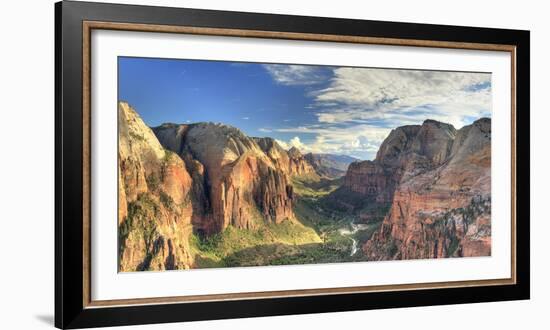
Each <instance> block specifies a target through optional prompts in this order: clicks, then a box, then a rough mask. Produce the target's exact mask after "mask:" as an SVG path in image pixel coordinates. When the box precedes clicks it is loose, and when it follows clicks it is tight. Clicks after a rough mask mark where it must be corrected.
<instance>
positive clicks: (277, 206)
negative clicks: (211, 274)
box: [154, 123, 307, 234]
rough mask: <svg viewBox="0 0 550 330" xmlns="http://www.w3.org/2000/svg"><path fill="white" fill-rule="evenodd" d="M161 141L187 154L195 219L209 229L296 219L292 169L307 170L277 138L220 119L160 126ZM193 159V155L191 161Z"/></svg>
mask: <svg viewBox="0 0 550 330" xmlns="http://www.w3.org/2000/svg"><path fill="white" fill-rule="evenodd" d="M154 131H155V134H156V135H157V137H158V139H159V141H160V142H161V143H162V144H163V145H164V147H166V148H167V149H170V150H172V151H174V152H177V153H178V154H179V155H180V157H181V158H183V159H184V160H186V163H187V164H190V165H191V166H189V165H188V170H189V172H190V173H191V176H192V177H193V185H194V187H195V188H194V196H195V204H196V205H195V209H196V213H197V214H198V215H199V216H197V217H195V218H194V220H193V224H194V225H195V226H196V227H197V228H199V229H200V230H201V231H203V232H205V233H206V234H212V233H215V232H220V231H222V230H223V229H225V228H227V226H230V225H231V226H234V227H237V228H241V229H254V228H256V227H257V226H258V225H259V224H260V223H263V222H274V223H280V222H282V221H283V220H285V219H293V218H294V214H293V211H292V198H293V194H292V186H291V185H290V183H289V179H288V175H290V174H292V173H294V171H306V170H307V168H306V167H303V166H302V167H300V166H296V164H295V163H294V162H293V159H292V158H291V157H289V155H288V153H287V152H286V151H285V150H283V149H282V148H281V147H280V146H279V145H278V144H277V143H276V142H275V141H274V140H272V139H256V138H250V137H248V136H246V135H245V134H243V133H242V132H241V131H240V130H238V129H237V128H234V127H231V126H227V125H222V124H214V123H198V124H192V125H173V124H167V125H162V126H160V127H156V128H154ZM187 160H188V161H187Z"/></svg>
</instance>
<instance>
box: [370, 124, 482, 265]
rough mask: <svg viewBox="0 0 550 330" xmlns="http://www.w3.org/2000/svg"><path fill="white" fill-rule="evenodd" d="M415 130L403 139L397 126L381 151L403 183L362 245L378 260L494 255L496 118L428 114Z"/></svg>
mask: <svg viewBox="0 0 550 330" xmlns="http://www.w3.org/2000/svg"><path fill="white" fill-rule="evenodd" d="M415 130H416V129H415ZM413 131H414V130H411V132H410V133H413V134H411V135H409V137H412V136H413V135H414V137H413V138H412V139H409V138H406V139H398V141H397V143H395V142H393V140H392V139H390V138H391V137H392V134H390V137H388V139H387V140H386V141H385V142H384V143H383V144H382V146H381V148H380V151H379V153H378V155H377V158H376V160H375V162H376V163H385V164H388V165H390V166H392V168H393V169H394V172H393V174H392V175H394V176H395V179H396V183H397V184H396V186H395V191H394V194H393V198H392V204H391V209H390V211H389V213H388V215H387V216H386V217H385V219H384V221H383V224H382V227H381V229H380V231H379V232H377V233H375V234H374V235H373V237H372V238H371V239H370V240H369V241H368V242H367V243H366V244H365V245H364V246H363V251H364V252H365V254H366V255H367V256H368V257H369V258H370V259H372V260H386V259H417V258H440V257H450V256H486V255H490V253H491V224H490V211H491V199H490V192H491V189H490V188H491V185H490V182H491V177H490V165H491V158H490V156H491V121H490V119H486V118H484V119H480V120H478V121H476V122H474V123H473V124H472V125H469V126H465V127H463V128H462V129H460V130H458V131H456V130H455V129H454V128H453V127H452V126H450V125H447V124H442V123H438V122H435V121H426V122H424V124H423V125H422V126H421V127H419V128H418V129H417V133H416V135H415V134H414V132H413ZM392 133H393V132H392ZM394 145H397V147H395V148H394V147H393V146H394Z"/></svg>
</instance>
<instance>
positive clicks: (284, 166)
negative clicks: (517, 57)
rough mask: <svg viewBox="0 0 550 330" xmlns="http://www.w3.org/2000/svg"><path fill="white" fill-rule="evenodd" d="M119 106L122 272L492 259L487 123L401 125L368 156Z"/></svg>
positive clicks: (482, 121) (484, 121)
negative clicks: (151, 119) (288, 144)
mask: <svg viewBox="0 0 550 330" xmlns="http://www.w3.org/2000/svg"><path fill="white" fill-rule="evenodd" d="M118 111H119V151H118V152H119V155H118V162H119V210H118V213H119V214H118V228H119V229H118V231H119V233H118V236H119V251H118V257H119V271H121V272H128V271H147V270H156V271H158V270H178V269H192V268H219V267H244V266H266V265H290V264H315V263H340V262H354V261H379V260H401V259H422V258H445V257H465V256H486V255H490V240H491V235H490V234H491V226H490V209H491V207H490V205H491V204H490V203H491V201H490V150H491V149H490V119H486V118H485V119H480V120H478V121H475V122H474V123H473V124H472V125H468V126H465V127H463V128H461V129H459V130H456V129H455V128H454V127H452V126H451V125H449V124H445V123H440V122H437V121H432V120H426V121H425V122H424V123H423V124H422V125H411V126H402V127H398V128H395V129H394V130H392V132H391V133H390V134H389V136H388V137H387V138H386V139H385V140H384V142H383V143H382V144H381V146H380V149H379V151H378V153H377V155H376V158H375V159H374V160H372V161H370V160H366V161H360V160H358V159H354V158H352V157H349V156H341V155H331V154H313V153H306V154H302V152H301V151H300V150H299V149H297V148H295V147H292V148H290V149H288V150H285V149H283V148H282V147H281V146H280V145H279V144H278V143H277V142H276V141H275V140H274V139H272V138H269V137H249V136H246V135H245V134H244V133H242V132H241V131H240V130H239V129H237V128H235V127H231V126H227V125H223V124H215V123H193V124H172V123H167V124H163V125H161V126H158V127H152V128H150V127H148V126H147V125H146V124H145V123H144V122H143V120H142V119H141V118H140V116H139V114H138V113H137V112H136V111H135V110H134V109H133V108H132V107H131V106H130V105H129V104H127V103H125V102H120V103H119V107H118Z"/></svg>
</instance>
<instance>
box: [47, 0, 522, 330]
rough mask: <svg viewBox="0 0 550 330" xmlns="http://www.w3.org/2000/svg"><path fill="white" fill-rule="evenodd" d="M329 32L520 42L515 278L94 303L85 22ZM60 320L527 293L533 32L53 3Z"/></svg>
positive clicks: (264, 311)
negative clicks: (87, 216)
mask: <svg viewBox="0 0 550 330" xmlns="http://www.w3.org/2000/svg"><path fill="white" fill-rule="evenodd" d="M84 21H104V22H118V23H138V24H155V25H170V26H192V27H201V28H223V29H237V30H260V31H278V32H290V33H306V34H313V35H317V34H330V35H335V36H357V37H371V38H395V39H402V40H420V41H423V40H424V41H442V42H455V43H483V44H495V45H496V44H500V45H512V46H514V47H515V50H516V53H515V54H516V56H515V61H516V65H515V70H516V72H515V74H516V83H515V86H516V89H515V93H516V94H515V95H516V108H517V111H516V112H515V123H516V139H515V145H516V163H515V169H516V173H515V175H516V180H515V181H516V185H515V189H516V203H515V211H516V218H517V223H516V235H515V237H516V250H515V256H516V281H515V282H516V283H515V284H512V285H482V286H474V287H458V288H457V287H453V288H433V289H422V290H415V289H412V290H401V291H379V292H365V293H361V292H357V293H345V294H326V295H323V294H321V295H310V296H293V297H274V298H262V299H240V300H225V301H205V302H185V303H169V304H162V303H160V304H159V303H151V304H145V305H128V306H105V307H93V308H90V307H86V306H85V299H86V297H85V295H84V293H83V292H84V288H85V285H86V281H85V278H84V277H85V276H84V275H85V269H84V268H85V258H84V252H85V251H84V248H83V243H82V242H83V239H84V232H85V230H86V229H87V228H85V227H84V225H83V222H82V221H81V220H82V218H83V213H84V212H86V210H85V206H84V204H83V199H84V198H85V193H84V188H85V185H86V178H85V175H84V173H83V164H84V162H85V160H84V150H83V145H84V142H85V141H84V138H83V136H84V130H85V127H84V126H83V116H84V113H83V97H84V96H83V60H84V59H83V48H82V45H83V28H84V27H83V22H84ZM55 53H56V54H55V55H56V56H55V75H56V76H55V108H56V111H55V153H56V155H55V219H56V220H55V264H56V265H55V326H56V327H58V328H64V329H65V328H67V329H68V328H85V327H98V326H119V325H135V324H146V323H165V322H181V321H195V320H214V319H225V318H243V317H259V316H272V315H289V314H308V313H324V312H339V311H354V310H367V309H379V308H396V307H410V306H427V305H447V304H460V303H477V302H489V301H505V300H519V299H529V290H530V260H529V258H530V256H529V246H530V242H529V230H530V229H529V228H530V224H529V221H530V210H529V201H530V196H529V194H530V183H529V177H530V173H529V162H530V154H529V153H530V150H529V146H530V141H529V117H530V114H529V111H530V110H529V109H530V108H529V107H530V99H529V97H530V94H529V93H530V86H529V79H530V77H529V75H530V59H529V57H530V55H529V54H530V35H529V31H519V30H505V29H491V28H475V27H460V26H443V25H430V24H411V23H395V22H380V21H366V20H352V19H335V18H319V17H304V16H288V15H272V14H256V13H244V12H227V11H212V10H197V9H182V8H166V7H149V6H136V5H121V4H104V3H86V2H72V1H62V2H58V3H56V4H55Z"/></svg>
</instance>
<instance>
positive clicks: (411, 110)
mask: <svg viewBox="0 0 550 330" xmlns="http://www.w3.org/2000/svg"><path fill="white" fill-rule="evenodd" d="M490 83H491V75H490V74H487V73H466V72H442V71H417V70H388V69H365V68H337V69H334V78H333V79H332V80H331V83H330V85H329V86H328V87H327V88H324V89H321V90H317V91H314V92H312V93H311V96H312V97H313V98H314V100H315V101H316V105H317V106H319V107H320V108H322V109H323V110H322V111H321V112H320V113H318V114H317V115H318V119H319V121H320V122H326V123H338V122H353V121H355V122H368V121H373V120H383V121H387V124H388V125H389V126H392V125H395V126H400V125H404V124H408V123H421V122H422V121H423V120H425V119H427V118H431V119H436V120H440V121H443V122H447V123H451V124H453V125H455V126H457V128H459V127H461V126H463V125H464V124H467V123H468V122H467V119H466V118H468V117H475V118H478V117H481V115H482V114H486V113H489V112H490V111H491V89H490Z"/></svg>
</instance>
